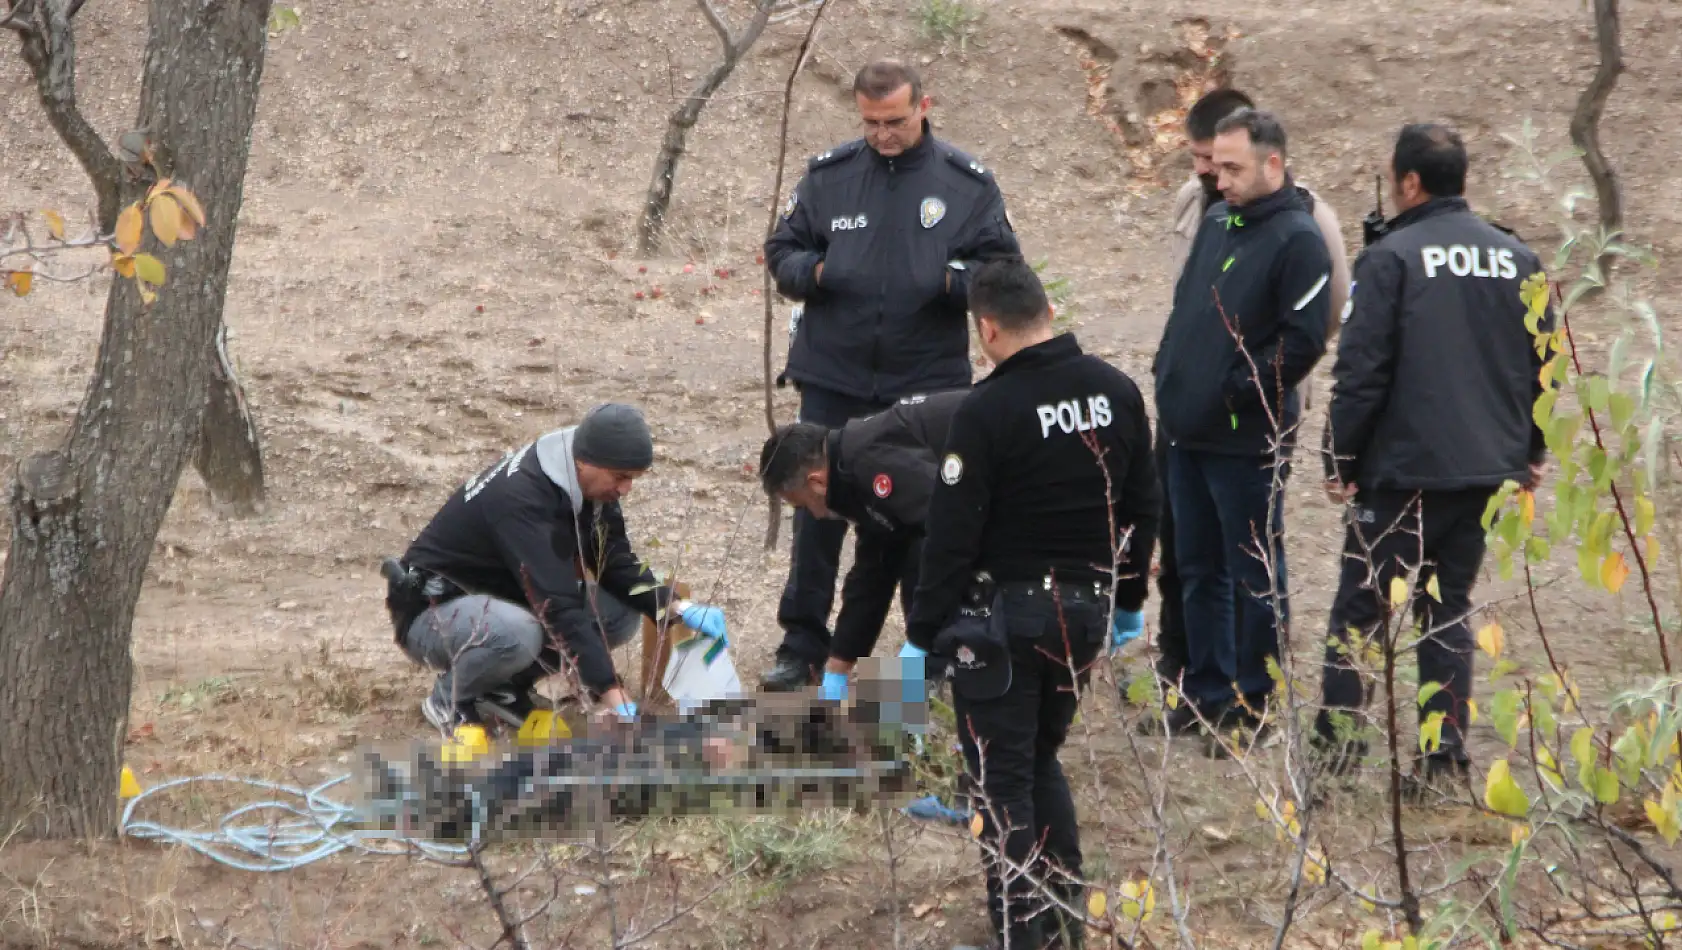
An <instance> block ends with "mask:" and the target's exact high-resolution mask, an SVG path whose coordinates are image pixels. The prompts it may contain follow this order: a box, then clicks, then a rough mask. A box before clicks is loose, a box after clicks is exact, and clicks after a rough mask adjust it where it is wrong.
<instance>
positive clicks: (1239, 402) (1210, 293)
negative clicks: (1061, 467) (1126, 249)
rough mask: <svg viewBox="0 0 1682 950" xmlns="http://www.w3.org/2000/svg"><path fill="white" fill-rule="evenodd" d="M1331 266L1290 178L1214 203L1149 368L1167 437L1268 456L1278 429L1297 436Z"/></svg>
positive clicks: (1321, 334) (1322, 334) (1318, 348)
mask: <svg viewBox="0 0 1682 950" xmlns="http://www.w3.org/2000/svg"><path fill="white" fill-rule="evenodd" d="M1331 276H1332V264H1331V257H1330V256H1329V255H1328V254H1327V253H1326V242H1325V237H1324V236H1323V235H1322V234H1321V233H1320V228H1319V226H1318V225H1317V224H1315V222H1314V217H1313V215H1312V214H1311V213H1310V212H1309V211H1308V209H1307V207H1306V205H1305V204H1304V202H1303V199H1302V196H1301V195H1300V194H1299V193H1298V191H1297V188H1296V186H1295V185H1294V184H1293V183H1292V182H1291V181H1290V180H1289V178H1287V179H1286V182H1285V186H1284V187H1282V188H1280V189H1279V190H1278V191H1276V192H1274V193H1273V194H1271V195H1269V196H1267V197H1265V198H1262V199H1261V200H1259V201H1256V202H1254V203H1252V204H1249V205H1246V206H1244V207H1237V208H1235V207H1232V206H1230V205H1228V204H1227V203H1226V202H1224V201H1223V202H1217V203H1216V204H1214V205H1213V206H1211V207H1210V209H1209V211H1208V213H1207V214H1205V215H1204V216H1203V223H1202V225H1201V226H1199V227H1198V229H1197V236H1196V237H1195V238H1193V240H1192V245H1191V250H1190V252H1189V253H1188V255H1187V258H1186V265H1185V268H1184V269H1183V270H1182V271H1181V272H1180V279H1179V282H1178V283H1177V284H1176V285H1175V287H1174V307H1173V310H1172V312H1171V313H1170V314H1169V316H1168V323H1167V325H1166V326H1165V327H1164V328H1163V331H1162V343H1161V345H1160V346H1159V347H1158V348H1157V354H1156V361H1155V363H1154V364H1153V365H1152V367H1151V371H1152V373H1153V375H1154V376H1155V378H1156V407H1157V426H1158V427H1159V428H1160V429H1161V434H1162V436H1163V437H1165V438H1166V439H1168V442H1169V444H1170V445H1172V446H1175V447H1177V448H1182V449H1189V450H1194V451H1202V452H1214V453H1220V454H1227V455H1267V454H1269V453H1270V452H1271V450H1272V447H1273V445H1274V443H1275V441H1276V440H1278V439H1280V438H1281V437H1282V436H1283V437H1285V438H1286V442H1287V445H1288V444H1290V442H1292V441H1294V440H1291V439H1290V438H1289V437H1290V436H1291V433H1292V432H1293V430H1294V427H1295V426H1296V424H1297V422H1298V421H1299V419H1298V417H1299V416H1300V415H1301V408H1300V400H1299V397H1298V394H1297V391H1296V387H1297V385H1298V384H1299V383H1301V382H1302V380H1303V379H1305V378H1306V377H1307V376H1308V374H1309V373H1310V372H1312V371H1313V369H1314V365H1315V364H1316V363H1317V362H1319V360H1320V358H1321V357H1322V356H1323V355H1325V352H1326V327H1327V324H1328V322H1329V320H1330V319H1331V315H1330V307H1331V303H1330V300H1331V294H1329V293H1328V292H1327V290H1328V288H1329V285H1330V283H1331ZM1235 332H1236V335H1237V336H1238V337H1239V338H1240V339H1241V340H1242V341H1243V347H1242V348H1240V347H1239V345H1238V343H1237V342H1236V341H1235V340H1234V334H1235ZM1264 400H1265V402H1264ZM1270 416H1271V420H1270ZM1275 425H1277V426H1278V428H1277V429H1275Z"/></svg>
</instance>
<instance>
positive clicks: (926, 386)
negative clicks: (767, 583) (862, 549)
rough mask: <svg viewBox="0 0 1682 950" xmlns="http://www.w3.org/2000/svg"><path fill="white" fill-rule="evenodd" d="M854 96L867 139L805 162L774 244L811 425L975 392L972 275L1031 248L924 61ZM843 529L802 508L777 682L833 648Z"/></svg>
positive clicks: (884, 65)
mask: <svg viewBox="0 0 1682 950" xmlns="http://www.w3.org/2000/svg"><path fill="white" fill-rule="evenodd" d="M853 89H854V96H855V99H856V100H857V103H858V108H859V113H860V116H861V118H862V119H863V123H864V128H865V134H864V136H863V137H862V138H859V139H855V140H853V141H851V142H848V143H846V144H844V145H840V146H837V147H836V148H833V149H830V150H829V151H827V152H824V153H823V154H821V155H819V156H817V157H816V158H814V159H812V160H811V161H810V162H808V164H807V172H806V175H805V177H804V178H802V179H801V181H800V182H799V184H798V185H797V186H796V187H795V189H794V192H793V193H792V194H791V195H790V196H789V200H788V204H787V206H786V207H785V208H784V209H783V214H782V218H781V220H780V221H779V222H778V224H777V228H776V230H775V232H774V233H772V235H771V237H770V238H769V239H768V240H767V241H766V242H765V266H766V267H768V268H769V269H770V271H771V274H772V276H773V277H774V279H775V281H776V285H777V291H778V292H779V293H780V294H782V295H783V296H784V297H787V298H789V299H792V300H797V301H799V302H800V317H799V320H798V323H797V324H796V326H795V327H794V329H793V332H792V341H791V344H790V348H789V355H788V367H787V370H786V373H785V375H786V376H787V378H788V379H792V380H793V381H794V383H795V385H796V387H798V388H799V390H800V416H799V418H800V421H801V422H810V423H815V424H817V425H823V426H839V425H841V424H842V423H844V422H846V421H847V420H848V419H852V418H856V417H858V416H862V415H868V414H870V413H872V412H877V411H880V410H882V409H884V408H886V407H887V406H889V405H891V404H892V403H893V401H894V400H896V399H898V398H899V397H901V396H904V395H908V394H911V393H918V392H929V391H931V390H936V389H949V388H957V387H963V386H968V385H969V384H970V381H971V379H972V377H973V374H972V372H971V368H970V361H969V328H968V326H967V324H966V314H967V312H968V311H967V302H966V300H967V288H968V286H969V274H970V271H971V269H973V268H974V267H975V266H977V265H978V264H979V263H980V262H982V261H984V260H987V259H990V258H993V257H997V256H1000V255H1014V254H1017V253H1018V248H1017V244H1016V237H1015V234H1014V233H1013V232H1012V230H1011V226H1010V221H1009V220H1008V219H1007V218H1006V216H1005V207H1004V198H1003V196H1002V195H1001V194H1000V191H999V186H998V184H997V182H995V181H994V179H993V175H992V172H990V171H988V170H987V169H986V168H985V167H983V166H982V165H981V163H980V162H978V161H976V160H975V159H973V158H971V157H970V156H969V155H966V154H965V153H963V152H961V151H959V150H958V149H956V148H953V147H952V146H951V145H949V144H947V143H946V142H944V141H941V140H939V139H936V138H935V136H934V133H933V132H932V131H931V129H930V127H929V123H928V120H927V114H928V108H929V99H928V97H927V96H925V95H923V88H922V80H921V79H920V78H919V76H918V75H917V72H916V71H915V70H914V69H912V68H911V67H909V66H906V65H904V64H901V63H897V62H894V61H891V60H890V61H880V62H875V63H871V64H870V65H867V66H865V67H864V68H863V69H862V70H860V71H859V73H858V75H857V77H856V78H855V80H854V84H853ZM846 530H847V529H846V524H845V523H844V522H839V521H820V520H817V519H813V518H812V517H811V516H810V514H808V513H807V512H805V511H796V512H795V515H794V540H793V556H792V564H791V567H790V572H789V583H788V585H787V587H786V589H785V590H784V592H783V599H782V603H781V605H780V606H779V608H778V612H777V621H778V623H779V624H781V626H782V627H783V630H784V639H783V644H782V646H781V648H780V649H779V650H778V651H777V652H778V663H777V665H776V667H775V668H774V669H773V670H772V672H771V673H770V674H769V675H768V676H767V677H766V678H765V679H764V680H763V681H762V682H763V685H764V686H765V687H766V688H768V689H798V688H800V687H801V686H803V685H806V684H808V683H810V682H811V681H812V680H813V679H814V678H815V670H816V669H817V667H819V666H821V665H822V664H823V663H824V660H825V658H826V657H827V656H828V654H829V641H830V632H829V611H830V607H831V605H832V604H833V603H834V600H835V573H836V569H837V567H838V565H839V562H840V557H841V543H842V541H843V540H844V539H845V537H846Z"/></svg>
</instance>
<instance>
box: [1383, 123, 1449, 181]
mask: <svg viewBox="0 0 1682 950" xmlns="http://www.w3.org/2000/svg"><path fill="white" fill-rule="evenodd" d="M1467 164H1468V161H1467V158H1466V143H1465V142H1463V141H1461V139H1460V133H1458V132H1456V131H1454V130H1453V129H1452V128H1449V127H1448V126H1446V125H1443V124H1441V123H1437V122H1415V123H1412V124H1409V125H1404V126H1402V131H1401V134H1400V135H1397V136H1396V151H1395V152H1394V153H1392V155H1391V158H1390V169H1391V171H1393V172H1395V174H1396V179H1397V180H1398V181H1400V180H1401V179H1402V178H1403V177H1404V176H1405V175H1407V173H1408V172H1416V173H1418V175H1419V186H1420V187H1421V188H1424V189H1425V193H1426V194H1428V195H1443V196H1449V195H1453V196H1458V195H1463V194H1465V193H1466V166H1467Z"/></svg>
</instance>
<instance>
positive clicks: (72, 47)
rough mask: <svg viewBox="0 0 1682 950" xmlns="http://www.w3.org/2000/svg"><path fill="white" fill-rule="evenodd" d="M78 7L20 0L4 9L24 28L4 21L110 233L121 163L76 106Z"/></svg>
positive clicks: (74, 1) (52, 0) (59, 0)
mask: <svg viewBox="0 0 1682 950" xmlns="http://www.w3.org/2000/svg"><path fill="white" fill-rule="evenodd" d="M79 9H81V3H80V2H78V0H70V2H69V3H68V4H67V3H66V2H65V0H22V2H21V3H15V4H14V5H13V6H12V7H11V9H10V10H9V11H8V12H7V14H6V21H14V20H17V19H18V18H19V17H20V16H28V17H30V23H29V26H28V27H27V28H25V29H20V28H19V22H22V21H18V22H7V25H8V26H9V27H11V28H12V29H13V30H17V31H18V32H19V34H20V37H21V46H22V49H23V60H24V62H25V63H26V64H28V66H29V71H30V73H31V74H32V75H33V76H34V77H35V88H36V91H37V93H38V94H39V95H40V97H41V106H42V107H43V108H44V109H46V112H47V121H48V122H50V123H52V126H53V130H54V131H56V132H57V133H58V136H59V138H60V139H63V140H64V144H65V145H66V146H68V147H69V149H70V151H71V152H72V153H73V154H74V155H75V156H76V161H78V162H80V163H81V165H82V170H83V171H85V172H87V175H88V178H89V179H90V180H91V181H92V182H93V189H94V193H95V194H96V195H98V197H99V228H100V230H101V231H110V230H111V229H113V228H115V227H116V225H117V210H118V193H117V187H118V184H119V182H120V179H121V175H122V166H121V164H119V163H118V161H117V157H116V156H115V155H113V154H112V153H111V148H110V146H108V145H106V144H105V140H104V139H102V138H100V136H99V133H98V132H97V131H95V130H94V127H93V126H92V125H91V124H89V122H88V120H87V119H86V118H85V117H83V115H82V111H81V109H80V108H79V107H78V106H77V105H76V37H75V34H74V33H73V32H72V31H71V29H70V18H71V17H72V16H74V15H75V12H76V11H77V10H79Z"/></svg>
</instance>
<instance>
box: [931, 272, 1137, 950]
mask: <svg viewBox="0 0 1682 950" xmlns="http://www.w3.org/2000/svg"><path fill="white" fill-rule="evenodd" d="M969 304H970V310H971V313H972V314H973V316H974V320H975V325H976V330H977V332H978V335H979V337H980V341H981V347H982V349H983V350H984V351H985V352H986V354H987V356H988V357H989V358H990V359H992V360H993V362H994V364H995V368H994V369H993V371H992V373H991V374H990V375H989V376H988V377H987V378H986V379H984V380H982V381H981V382H979V383H977V384H976V386H975V388H974V389H973V390H972V391H971V392H970V394H969V395H968V396H967V397H966V398H965V399H964V401H963V402H962V403H961V404H960V405H959V407H958V409H957V412H956V413H955V415H954V416H953V419H952V425H951V430H950V432H949V433H948V437H947V444H946V451H945V453H944V455H943V457H942V461H941V466H940V481H939V483H938V484H937V485H936V486H935V490H934V494H933V497H932V499H931V501H930V505H929V517H928V525H927V534H926V537H925V539H924V550H923V561H922V567H921V569H920V576H919V581H918V585H917V592H916V595H915V597H914V598H913V603H912V614H911V619H910V622H909V624H908V629H907V632H906V637H907V640H908V641H909V642H908V644H907V648H906V650H905V651H904V652H902V654H901V656H902V657H906V658H907V659H906V662H905V668H904V669H903V671H902V675H904V676H906V677H907V678H915V677H919V676H921V675H922V670H921V668H920V666H921V658H922V657H923V656H928V655H933V656H935V657H939V658H943V659H945V660H946V661H947V662H948V663H949V664H950V670H951V672H950V676H951V685H952V695H953V709H954V712H955V713H956V716H957V723H958V732H959V738H960V741H961V742H962V745H963V750H964V757H965V760H966V764H967V766H968V772H969V773H970V777H971V778H972V779H975V780H978V782H979V786H980V788H981V789H982V793H983V795H984V797H983V799H982V800H980V801H978V802H976V803H975V810H976V811H977V812H979V813H980V814H981V815H982V816H983V819H984V826H983V832H982V841H983V843H984V845H985V847H986V850H987V852H988V855H987V857H986V859H985V861H984V863H985V864H986V866H987V894H988V912H989V916H990V917H991V919H992V924H993V931H994V935H995V938H996V939H997V940H999V941H1000V942H1001V943H1002V942H1004V941H1005V940H1006V938H1007V935H1008V945H1009V946H1010V947H1012V948H1041V947H1065V948H1068V947H1076V946H1080V945H1082V934H1083V929H1082V925H1081V924H1080V923H1079V922H1078V920H1071V919H1070V918H1069V917H1067V916H1066V915H1065V913H1064V912H1062V911H1061V910H1059V909H1058V906H1057V903H1056V902H1057V901H1060V902H1062V903H1063V904H1064V905H1067V906H1068V907H1071V908H1074V909H1076V910H1077V911H1078V910H1079V909H1080V908H1082V907H1083V906H1084V904H1083V901H1082V898H1081V895H1080V889H1081V888H1080V885H1079V884H1078V883H1077V878H1078V877H1079V875H1080V873H1081V851H1080V832H1079V826H1078V824H1077V821H1076V815H1075V807H1074V800H1073V797H1072V795H1071V794H1070V791H1069V786H1068V782H1067V781H1066V780H1065V778H1064V776H1063V771H1062V767H1061V765H1060V764H1059V763H1058V759H1057V756H1058V751H1059V749H1060V748H1061V747H1062V745H1063V742H1064V739H1065V738H1066V737H1067V735H1068V729H1069V724H1070V722H1071V721H1072V720H1073V718H1074V714H1075V709H1076V706H1077V705H1078V703H1079V691H1078V690H1079V689H1080V688H1083V687H1084V686H1085V685H1086V684H1087V682H1088V680H1089V677H1090V669H1089V668H1090V666H1091V665H1092V663H1093V662H1094V660H1095V659H1096V658H1097V657H1098V655H1099V653H1100V652H1101V651H1102V650H1103V649H1104V647H1105V639H1106V634H1107V633H1110V631H1111V630H1116V631H1117V633H1116V634H1110V636H1111V637H1112V638H1115V637H1116V636H1117V634H1119V633H1125V632H1130V631H1135V630H1137V628H1138V625H1139V623H1140V618H1141V613H1140V608H1141V607H1142V606H1143V604H1144V600H1145V597H1146V594H1147V586H1146V584H1147V581H1146V576H1147V574H1148V567H1149V565H1150V559H1151V552H1152V549H1153V547H1154V546H1155V543H1156V529H1157V519H1158V508H1159V505H1160V504H1161V498H1160V488H1159V486H1158V483H1157V475H1156V471H1155V467H1154V465H1153V462H1152V453H1151V435H1150V426H1149V422H1148V421H1147V419H1146V416H1145V404H1144V398H1143V397H1142V396H1141V395H1140V393H1139V389H1138V387H1137V386H1136V385H1135V384H1134V382H1133V380H1131V379H1130V378H1128V376H1127V375H1126V374H1124V373H1122V372H1121V371H1120V370H1117V369H1116V368H1114V367H1113V366H1111V365H1109V364H1108V363H1106V362H1105V361H1104V360H1102V359H1099V358H1098V357H1095V356H1091V355H1088V354H1086V353H1083V352H1082V351H1081V348H1080V345H1079V344H1078V343H1077V342H1076V340H1075V338H1074V336H1073V335H1070V334H1064V335H1061V336H1059V335H1054V333H1053V331H1052V328H1051V307H1050V305H1049V303H1048V302H1047V300H1046V295H1045V288H1044V287H1043V286H1042V285H1041V284H1040V280H1039V277H1038V275H1036V274H1035V273H1034V270H1033V268H1032V267H1030V266H1029V265H1028V264H1027V263H1026V262H1025V261H1023V260H1021V259H1020V258H1015V259H1009V260H1000V261H994V262H991V263H988V264H986V265H985V266H983V267H982V268H981V269H980V270H979V272H978V273H976V275H975V276H974V278H973V280H972V282H971V285H970V291H969ZM1100 463H1102V464H1101V465H1100ZM1106 469H1107V472H1108V474H1107V476H1106ZM1112 539H1113V540H1112ZM1118 548H1119V549H1120V550H1119V551H1118ZM1112 573H1113V576H1112ZM1112 586H1113V595H1114V601H1115V608H1116V609H1117V610H1118V611H1119V613H1118V615H1117V616H1116V617H1115V619H1114V621H1113V622H1112V619H1111V615H1110V614H1111V595H1112ZM1112 623H1113V625H1112ZM1077 684H1078V685H1077ZM1001 828H1004V829H1009V833H1008V834H1007V835H1003V836H1001ZM1001 837H1002V840H1001ZM1036 848H1039V849H1040V853H1039V856H1038V857H1037V859H1036V860H1035V861H1034V863H1033V864H1032V865H1031V869H1030V875H1029V876H1028V877H1024V876H1022V875H1012V874H1010V873H1009V872H1008V871H1007V870H1006V869H1004V868H1002V867H1001V866H1000V864H999V862H998V861H997V860H996V859H995V858H994V857H993V854H996V853H997V852H999V851H1002V852H1003V853H1004V854H1005V855H1006V856H1007V857H1008V859H1009V860H1010V861H1011V863H1012V864H1013V865H1016V866H1018V867H1021V866H1028V859H1029V856H1030V853H1031V852H1032V851H1034V850H1035V849H1036ZM1007 876H1011V877H1013V878H1014V879H1013V880H1011V881H1010V883H1009V884H1008V886H1007V885H1005V884H1004V883H1003V880H1004V878H1005V877H1007ZM1042 885H1043V886H1042ZM1053 897H1054V898H1055V901H1053V900H1052V898H1053Z"/></svg>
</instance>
